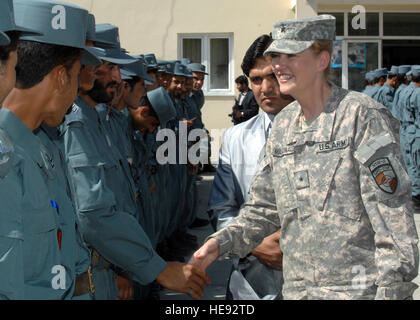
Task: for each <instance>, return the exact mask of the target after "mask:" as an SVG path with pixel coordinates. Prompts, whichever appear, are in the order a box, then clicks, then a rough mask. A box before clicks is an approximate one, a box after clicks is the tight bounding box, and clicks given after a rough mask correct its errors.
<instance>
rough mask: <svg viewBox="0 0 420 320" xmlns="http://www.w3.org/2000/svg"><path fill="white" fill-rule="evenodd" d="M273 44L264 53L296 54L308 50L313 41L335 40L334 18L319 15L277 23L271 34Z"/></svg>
mask: <svg viewBox="0 0 420 320" xmlns="http://www.w3.org/2000/svg"><path fill="white" fill-rule="evenodd" d="M272 38H273V40H274V41H273V43H272V44H271V45H270V46H269V47H268V49H267V50H266V51H265V52H264V54H265V55H269V54H270V53H285V54H296V53H300V52H303V51H305V50H307V49H309V48H310V47H311V46H312V45H313V44H314V43H315V40H331V41H333V40H335V17H333V16H331V15H327V14H325V15H320V16H317V17H314V18H306V19H299V20H285V21H278V22H276V23H275V24H274V30H273V32H272Z"/></svg>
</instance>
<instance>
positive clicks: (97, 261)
mask: <svg viewBox="0 0 420 320" xmlns="http://www.w3.org/2000/svg"><path fill="white" fill-rule="evenodd" d="M91 250H92V259H91V263H90V265H91V266H92V268H99V269H111V268H112V266H113V265H112V263H111V262H108V261H107V260H105V259H104V257H102V256H101V255H100V254H99V252H98V251H96V250H95V249H93V248H92V249H91Z"/></svg>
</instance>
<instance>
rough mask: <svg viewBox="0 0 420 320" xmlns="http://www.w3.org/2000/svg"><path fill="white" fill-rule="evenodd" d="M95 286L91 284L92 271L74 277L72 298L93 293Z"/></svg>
mask: <svg viewBox="0 0 420 320" xmlns="http://www.w3.org/2000/svg"><path fill="white" fill-rule="evenodd" d="M94 292H95V286H94V284H93V278H92V269H91V267H89V269H88V271H86V272H85V273H82V274H81V275H79V276H77V277H76V285H75V287H74V293H73V297H79V296H82V295H85V294H88V293H92V294H93V293H94Z"/></svg>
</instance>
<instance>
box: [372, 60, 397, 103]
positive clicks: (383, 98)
mask: <svg viewBox="0 0 420 320" xmlns="http://www.w3.org/2000/svg"><path fill="white" fill-rule="evenodd" d="M397 88H398V67H397V66H392V67H391V70H390V71H389V73H388V77H387V80H386V82H385V83H384V85H383V86H382V87H381V88H380V89H379V91H378V94H377V96H376V100H377V101H378V102H379V103H382V104H383V105H384V106H386V107H387V108H388V109H389V110H390V111H391V110H392V103H393V101H394V94H395V90H396V89H397Z"/></svg>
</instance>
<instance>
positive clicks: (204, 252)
mask: <svg viewBox="0 0 420 320" xmlns="http://www.w3.org/2000/svg"><path fill="white" fill-rule="evenodd" d="M219 255H220V250H219V244H218V243H217V241H216V239H210V240H208V241H207V242H206V243H205V244H203V246H202V247H201V248H200V249H198V250H197V251H196V252H194V254H193V255H192V257H191V259H190V261H189V262H188V263H190V264H193V265H195V266H197V267H199V268H200V269H201V270H203V271H205V270H206V269H207V267H208V266H209V265H211V264H212V263H213V261H214V260H216V259H217V258H218V257H219Z"/></svg>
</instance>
